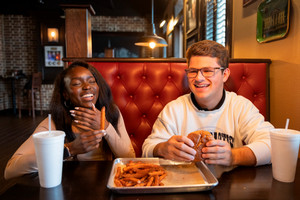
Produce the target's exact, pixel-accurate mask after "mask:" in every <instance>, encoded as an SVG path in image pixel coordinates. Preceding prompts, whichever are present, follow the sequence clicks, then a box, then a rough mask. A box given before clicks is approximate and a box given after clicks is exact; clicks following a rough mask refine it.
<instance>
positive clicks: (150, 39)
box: [134, 0, 168, 49]
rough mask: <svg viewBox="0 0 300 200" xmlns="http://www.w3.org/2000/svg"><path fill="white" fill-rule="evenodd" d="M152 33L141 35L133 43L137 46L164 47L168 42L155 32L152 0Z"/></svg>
mask: <svg viewBox="0 0 300 200" xmlns="http://www.w3.org/2000/svg"><path fill="white" fill-rule="evenodd" d="M151 11H152V17H151V21H152V23H151V24H152V33H151V35H146V36H143V37H141V38H140V39H139V40H138V41H137V42H136V43H134V44H135V45H137V46H144V47H150V48H151V49H154V48H155V47H166V46H168V43H167V42H166V40H165V39H164V38H162V37H159V36H158V35H156V33H155V24H154V3H153V0H152V10H151Z"/></svg>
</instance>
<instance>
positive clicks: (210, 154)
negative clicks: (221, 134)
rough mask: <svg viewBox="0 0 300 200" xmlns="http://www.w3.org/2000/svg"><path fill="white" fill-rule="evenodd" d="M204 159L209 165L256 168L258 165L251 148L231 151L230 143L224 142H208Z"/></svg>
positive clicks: (203, 154)
mask: <svg viewBox="0 0 300 200" xmlns="http://www.w3.org/2000/svg"><path fill="white" fill-rule="evenodd" d="M202 158H204V159H205V161H204V162H205V163H207V164H218V165H225V166H236V165H244V166H254V165H255V164H256V157H255V155H254V153H253V152H252V150H251V149H250V148H249V147H247V146H243V147H239V148H233V149H231V147H230V145H229V143H228V142H225V141H222V140H212V141H209V142H207V143H206V147H204V148H203V149H202Z"/></svg>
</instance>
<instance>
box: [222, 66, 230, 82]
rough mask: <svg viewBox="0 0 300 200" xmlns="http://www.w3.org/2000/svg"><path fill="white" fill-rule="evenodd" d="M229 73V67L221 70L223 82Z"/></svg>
mask: <svg viewBox="0 0 300 200" xmlns="http://www.w3.org/2000/svg"><path fill="white" fill-rule="evenodd" d="M229 75H230V69H229V68H226V69H224V72H223V83H225V82H226V81H227V79H228V78H229Z"/></svg>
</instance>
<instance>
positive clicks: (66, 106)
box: [5, 61, 135, 179]
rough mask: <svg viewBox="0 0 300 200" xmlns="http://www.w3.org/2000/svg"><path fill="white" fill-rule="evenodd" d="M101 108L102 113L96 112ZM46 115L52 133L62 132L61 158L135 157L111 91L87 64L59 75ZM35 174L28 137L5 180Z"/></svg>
mask: <svg viewBox="0 0 300 200" xmlns="http://www.w3.org/2000/svg"><path fill="white" fill-rule="evenodd" d="M103 107H104V108H105V109H104V110H105V111H104V112H105V114H104V113H101V111H100V110H101V108H103ZM50 112H51V115H52V120H51V127H52V130H63V131H64V132H65V133H66V141H65V155H64V156H65V159H78V160H111V159H112V156H115V157H135V152H134V150H133V147H132V144H131V141H130V139H129V136H128V134H127V131H126V129H125V125H124V121H123V117H122V115H121V113H120V111H119V108H118V107H117V106H116V104H115V103H114V101H113V98H112V93H111V90H110V88H109V86H108V84H107V83H106V82H105V80H104V79H103V77H102V75H101V74H100V73H99V72H98V70H96V69H95V68H94V67H93V66H91V65H89V64H88V63H86V62H81V61H76V62H73V63H72V64H71V65H70V66H69V67H68V68H66V69H65V70H64V71H62V72H61V73H60V74H59V76H58V77H57V79H56V81H55V85H54V91H53V96H52V100H51V105H50ZM102 112H103V111H102ZM101 115H105V120H104V130H100V129H101ZM102 118H103V117H102ZM48 126H49V125H48V118H46V119H45V120H44V121H42V122H41V123H40V124H39V125H38V127H37V128H36V130H35V131H34V133H36V132H41V131H47V130H48ZM102 126H103V124H102ZM36 171H37V166H36V157H35V149H34V144H33V140H32V137H29V138H28V139H27V140H26V141H25V142H24V143H23V144H22V145H21V146H20V148H19V149H18V150H17V151H16V152H15V154H14V155H13V156H12V158H11V159H10V160H9V161H8V164H7V166H6V169H5V178H6V179H8V178H12V177H17V176H21V175H23V174H27V173H32V172H36Z"/></svg>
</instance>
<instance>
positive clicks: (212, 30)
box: [201, 0, 231, 52]
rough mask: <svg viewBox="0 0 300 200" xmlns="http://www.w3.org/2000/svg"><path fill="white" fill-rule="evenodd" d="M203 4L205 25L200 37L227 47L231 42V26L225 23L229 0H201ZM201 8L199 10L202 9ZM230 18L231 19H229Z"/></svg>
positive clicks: (227, 16) (227, 15) (227, 17)
mask: <svg viewBox="0 0 300 200" xmlns="http://www.w3.org/2000/svg"><path fill="white" fill-rule="evenodd" d="M202 1H204V2H205V6H203V7H201V8H202V9H205V11H206V12H204V13H206V14H205V17H204V18H205V23H204V24H205V27H203V29H204V37H202V38H201V39H207V40H214V41H216V42H218V43H220V44H222V45H224V46H226V47H227V48H229V47H230V43H231V36H230V35H231V27H229V25H230V24H231V22H230V24H227V23H226V21H228V19H229V17H230V15H229V12H228V11H229V10H230V1H229V0H202ZM202 9H201V10H202ZM230 20H231V19H230ZM229 52H230V51H229Z"/></svg>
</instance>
